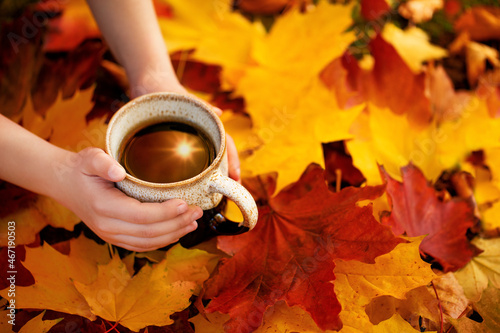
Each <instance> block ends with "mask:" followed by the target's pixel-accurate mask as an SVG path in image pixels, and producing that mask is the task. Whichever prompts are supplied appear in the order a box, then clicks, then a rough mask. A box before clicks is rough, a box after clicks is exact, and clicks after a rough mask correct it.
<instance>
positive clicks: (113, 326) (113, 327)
mask: <svg viewBox="0 0 500 333" xmlns="http://www.w3.org/2000/svg"><path fill="white" fill-rule="evenodd" d="M102 320H104V321H105V322H107V323H108V324H109V325H110V326H111V328H110V329H109V330H107V331H106V332H104V333H109V332H111V331H112V330H115V331H116V332H118V333H120V331H118V330H117V329H116V327H117V326H118V322H115V323H114V324H113V325H112V324H111V323H110V322H109V321H107V320H106V319H104V318H103V319H102Z"/></svg>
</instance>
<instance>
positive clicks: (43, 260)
mask: <svg viewBox="0 0 500 333" xmlns="http://www.w3.org/2000/svg"><path fill="white" fill-rule="evenodd" d="M69 242H70V247H71V250H70V254H69V255H63V254H61V253H60V252H57V251H56V250H55V249H54V248H53V247H51V246H50V245H49V244H44V245H43V246H40V247H36V248H29V247H27V248H26V259H25V261H24V262H23V263H22V265H23V266H24V267H26V268H27V269H28V270H29V271H30V272H31V274H32V275H33V277H34V278H35V284H33V285H31V286H29V287H17V288H16V307H17V308H19V309H24V308H33V309H50V310H55V311H61V312H65V313H71V314H77V315H79V316H82V317H85V318H89V319H91V320H94V319H95V316H94V314H93V313H92V312H91V311H90V308H89V305H88V304H87V302H86V301H85V298H84V297H83V296H82V295H81V294H80V293H79V292H78V291H77V290H76V288H75V287H74V286H73V282H72V280H73V279H78V280H79V281H83V282H85V283H90V282H91V281H92V280H94V279H95V277H96V275H97V264H98V263H101V264H103V263H106V262H108V261H109V259H110V258H109V254H108V250H107V249H108V247H107V246H106V245H97V244H96V243H95V242H94V241H92V240H90V239H88V238H85V237H83V236H80V237H79V238H76V239H72V240H70V241H69ZM7 292H8V288H7V289H4V290H1V291H0V295H1V296H2V297H5V298H6V297H7ZM54 295H57V297H54Z"/></svg>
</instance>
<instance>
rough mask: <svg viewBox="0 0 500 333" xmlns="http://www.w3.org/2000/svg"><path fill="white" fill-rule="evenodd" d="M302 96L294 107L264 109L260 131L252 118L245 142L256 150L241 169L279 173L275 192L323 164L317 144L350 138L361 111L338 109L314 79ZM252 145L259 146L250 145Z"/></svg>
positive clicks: (243, 162) (321, 154) (355, 108)
mask: <svg viewBox="0 0 500 333" xmlns="http://www.w3.org/2000/svg"><path fill="white" fill-rule="evenodd" d="M275 81H276V80H275ZM283 81H286V79H283ZM284 84H289V83H284ZM276 88H277V89H278V87H276ZM267 93H270V91H268V92H267ZM304 94H305V95H304V96H303V98H301V99H299V100H297V101H296V102H297V104H295V105H294V106H286V105H285V106H283V107H282V108H277V107H271V106H269V107H271V109H266V110H271V112H266V113H262V114H261V116H264V115H266V117H267V120H264V119H262V121H266V122H267V123H266V124H263V125H262V127H261V128H259V127H258V125H255V119H256V118H257V117H255V115H252V121H253V124H254V135H253V136H250V137H249V139H247V141H249V142H250V144H249V146H257V147H258V149H256V150H255V151H253V152H252V153H251V155H250V156H248V157H246V158H243V159H242V168H243V170H244V171H248V172H251V175H255V174H259V173H266V172H271V171H275V170H279V175H280V177H279V178H278V190H280V189H282V188H283V187H284V186H286V185H288V184H290V183H291V182H292V181H294V180H295V179H297V178H298V177H299V176H300V172H301V170H304V169H305V168H306V167H307V165H308V164H310V163H317V164H320V165H323V163H324V158H323V151H322V146H321V143H322V142H330V141H339V140H344V139H348V138H350V137H352V134H350V133H349V127H350V126H351V124H352V123H353V122H354V119H356V117H357V116H358V115H359V113H360V112H361V111H362V109H363V105H359V106H355V107H353V108H350V109H347V110H342V109H339V107H338V106H337V102H336V100H335V97H334V95H333V94H332V93H331V92H330V91H329V90H328V89H326V87H324V86H323V84H322V83H321V82H320V80H319V79H317V78H316V79H314V80H313V82H311V87H309V88H308V89H307V90H306V91H304ZM284 97H285V96H284V95H283V98H284ZM269 98H270V96H269ZM288 100H291V99H290V98H288ZM274 101H276V100H274ZM263 110H264V109H263ZM324 110H328V112H327V113H324ZM332 124H335V131H332V128H331V126H332ZM303 133H307V135H304V134H303ZM254 142H255V143H260V142H261V143H262V145H261V146H258V144H257V145H253V144H252V143H254Z"/></svg>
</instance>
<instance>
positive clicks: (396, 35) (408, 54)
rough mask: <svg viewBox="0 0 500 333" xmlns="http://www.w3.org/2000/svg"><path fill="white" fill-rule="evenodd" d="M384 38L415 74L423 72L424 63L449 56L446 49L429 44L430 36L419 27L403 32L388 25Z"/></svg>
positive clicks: (385, 27) (383, 33) (384, 31)
mask: <svg viewBox="0 0 500 333" xmlns="http://www.w3.org/2000/svg"><path fill="white" fill-rule="evenodd" d="M406 4H408V2H406ZM382 38H384V40H385V41H386V42H388V43H390V44H391V45H392V46H393V47H394V48H395V49H396V51H397V52H398V54H399V55H400V56H401V58H402V59H403V60H404V61H405V63H406V64H407V65H408V67H410V69H411V70H412V71H413V73H415V74H418V73H420V72H421V71H422V69H423V66H422V63H423V62H425V61H428V60H432V59H440V58H444V57H446V56H447V55H448V52H447V51H446V50H445V49H443V48H441V47H438V46H435V45H432V44H431V43H429V36H427V34H426V33H425V32H424V31H423V30H422V29H419V28H417V27H411V28H408V29H406V30H401V29H399V28H398V27H396V26H395V25H394V24H392V23H388V24H386V25H385V26H384V30H383V31H382Z"/></svg>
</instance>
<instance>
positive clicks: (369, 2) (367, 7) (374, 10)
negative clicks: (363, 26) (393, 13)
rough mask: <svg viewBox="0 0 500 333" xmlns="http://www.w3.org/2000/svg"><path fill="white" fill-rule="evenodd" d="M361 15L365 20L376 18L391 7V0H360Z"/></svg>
mask: <svg viewBox="0 0 500 333" xmlns="http://www.w3.org/2000/svg"><path fill="white" fill-rule="evenodd" d="M360 3H361V15H362V16H363V18H364V19H365V20H367V21H370V20H376V19H378V18H379V17H380V16H382V15H384V14H386V13H387V12H389V10H390V9H391V6H390V4H391V0H361V1H360Z"/></svg>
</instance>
